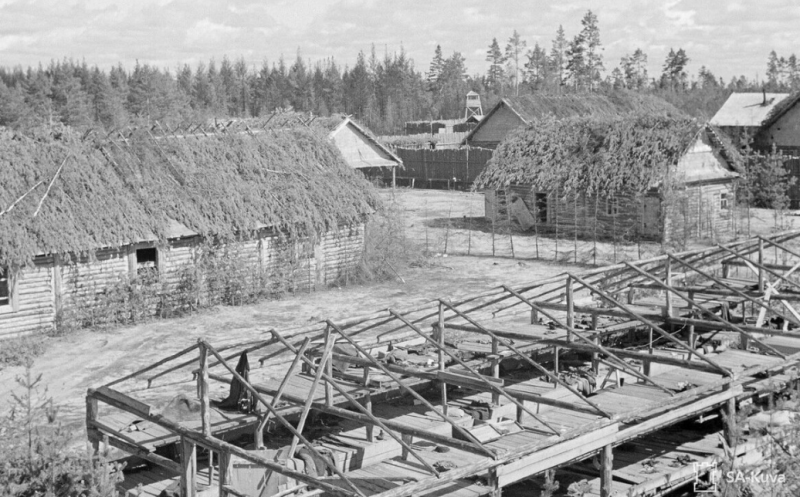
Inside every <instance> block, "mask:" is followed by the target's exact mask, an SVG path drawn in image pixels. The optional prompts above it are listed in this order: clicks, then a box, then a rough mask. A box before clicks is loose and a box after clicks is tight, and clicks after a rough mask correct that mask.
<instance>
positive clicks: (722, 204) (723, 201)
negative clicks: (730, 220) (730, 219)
mask: <svg viewBox="0 0 800 497" xmlns="http://www.w3.org/2000/svg"><path fill="white" fill-rule="evenodd" d="M719 208H720V209H727V208H728V194H727V193H720V195H719Z"/></svg>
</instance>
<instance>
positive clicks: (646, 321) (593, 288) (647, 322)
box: [572, 266, 733, 376]
mask: <svg viewBox="0 0 800 497" xmlns="http://www.w3.org/2000/svg"><path fill="white" fill-rule="evenodd" d="M629 267H630V266H629ZM636 270H637V271H641V270H640V269H639V268H636ZM642 273H643V274H647V273H645V272H644V271H642ZM572 277H573V278H575V280H576V281H579V282H582V283H583V284H584V286H586V287H587V288H588V289H589V290H591V291H593V292H594V293H596V294H597V295H599V296H601V297H603V298H604V299H606V300H608V301H609V302H610V303H611V304H612V305H615V306H617V307H619V308H620V309H622V310H624V311H626V312H627V313H628V314H630V315H631V317H633V318H635V319H637V320H639V321H641V322H642V323H644V324H645V325H647V326H649V327H650V328H651V329H652V330H653V331H655V332H656V333H658V334H659V335H661V336H662V337H664V338H666V339H667V340H669V341H670V342H672V343H674V344H676V345H678V346H679V347H680V348H682V349H684V350H686V351H687V352H691V353H694V350H693V349H692V348H691V347H689V346H688V345H686V344H685V343H683V342H681V341H680V340H678V339H677V338H675V337H673V336H672V335H670V334H669V333H667V332H666V331H664V330H663V329H661V327H660V326H658V325H657V324H656V323H654V322H653V321H650V320H649V319H647V318H645V317H643V316H641V315H639V314H637V313H636V312H635V311H633V310H631V309H630V308H629V307H628V306H627V305H625V304H623V303H622V302H619V301H618V300H617V299H615V298H614V297H612V296H611V295H609V294H608V293H606V292H604V291H603V290H601V289H599V288H597V287H596V286H594V285H592V284H591V283H587V282H585V280H583V278H581V277H579V276H575V275H572ZM657 281H658V280H657ZM698 357H699V358H700V360H701V361H704V362H706V363H708V364H710V365H711V366H713V367H715V368H716V369H717V370H718V371H720V372H721V373H723V374H726V375H729V376H730V375H732V374H733V373H732V372H731V371H730V370H729V369H727V368H725V367H722V366H721V365H720V364H717V363H716V362H715V361H712V360H711V359H709V358H708V357H706V356H704V355H701V356H698Z"/></svg>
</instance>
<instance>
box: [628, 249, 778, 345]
mask: <svg viewBox="0 0 800 497" xmlns="http://www.w3.org/2000/svg"><path fill="white" fill-rule="evenodd" d="M667 255H668V256H669V257H670V258H671V259H672V260H674V261H675V262H677V263H678V264H681V265H683V266H685V267H687V268H689V269H691V270H692V271H694V272H696V273H697V274H699V275H700V276H703V277H704V278H707V279H709V280H711V281H713V282H714V283H716V284H718V285H720V286H723V287H726V288H728V289H729V290H731V291H733V292H734V293H736V294H737V295H739V296H740V297H742V298H744V299H746V300H749V301H750V302H754V303H756V304H758V305H760V306H762V307H765V308H767V309H771V308H770V307H769V305H768V304H765V303H764V302H761V301H760V300H757V299H754V298H752V297H750V296H748V295H746V294H744V293H743V292H741V291H739V290H737V289H735V288H733V287H731V286H730V285H726V284H725V282H723V281H721V280H720V279H719V278H715V277H714V276H711V275H710V274H708V273H707V272H705V271H703V270H702V269H699V268H697V267H695V266H693V265H692V264H689V263H688V262H684V261H682V260H681V259H680V258H678V257H675V256H673V255H670V254H667ZM644 274H647V273H644ZM653 281H654V282H659V283H660V281H659V280H658V279H657V278H653ZM667 288H669V287H667ZM669 291H671V292H673V293H675V294H677V295H679V296H680V298H682V299H684V300H686V301H687V302H689V303H690V304H691V305H694V306H696V307H697V308H698V309H700V310H702V311H703V312H705V313H706V314H707V315H708V316H709V317H711V318H712V319H713V320H714V321H721V322H723V323H727V322H728V321H726V320H724V319H723V318H721V317H719V316H717V315H716V314H714V313H713V312H711V311H710V310H708V309H707V308H705V307H703V306H701V305H700V304H698V303H697V302H694V301H693V300H692V299H690V298H689V297H688V296H685V295H683V294H681V293H680V292H676V291H674V290H672V289H671V288H669ZM772 312H775V314H778V315H779V316H780V315H781V313H779V312H776V311H774V310H773V311H772ZM791 320H792V321H794V318H792V319H791ZM734 326H735V328H734V330H735V331H737V332H739V333H740V334H742V335H743V336H746V337H747V338H749V339H750V340H753V341H754V342H756V343H758V344H759V345H761V346H762V347H764V348H765V349H767V350H769V351H770V352H772V353H774V354H775V355H777V356H778V357H783V358H785V357H786V354H784V353H782V352H780V351H778V350H776V349H775V347H772V346H770V345H768V344H765V343H763V342H761V341H760V340H758V339H756V338H755V337H753V336H752V335H750V334H749V333H747V332H746V331H745V330H743V329H742V328H741V327H739V326H736V325H734ZM700 357H705V356H700Z"/></svg>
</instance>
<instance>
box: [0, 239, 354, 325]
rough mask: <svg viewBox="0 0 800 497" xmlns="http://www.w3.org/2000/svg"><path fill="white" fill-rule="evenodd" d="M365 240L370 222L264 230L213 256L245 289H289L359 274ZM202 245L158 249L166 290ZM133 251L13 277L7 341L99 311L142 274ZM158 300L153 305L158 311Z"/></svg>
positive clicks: (41, 260) (50, 264)
mask: <svg viewBox="0 0 800 497" xmlns="http://www.w3.org/2000/svg"><path fill="white" fill-rule="evenodd" d="M364 237H365V229H364V224H360V225H357V226H353V227H344V228H340V229H339V230H337V231H331V232H328V233H325V234H324V235H322V236H320V237H319V238H318V239H317V240H310V239H309V240H300V241H297V240H294V241H292V240H286V239H281V238H280V237H278V236H277V235H276V234H274V233H273V232H269V231H265V232H264V234H263V236H262V238H259V239H255V240H247V241H243V242H238V243H235V244H230V245H228V246H216V247H214V250H215V254H214V255H213V257H218V258H219V257H223V256H224V257H232V258H235V259H236V261H235V267H237V268H238V271H237V273H236V275H234V276H235V279H236V282H237V284H239V285H242V286H244V287H246V286H248V285H262V284H265V282H266V284H271V283H275V284H277V283H280V284H284V283H285V281H288V282H290V284H289V288H288V290H289V291H310V290H314V289H318V288H323V287H325V286H327V285H330V284H332V283H334V282H336V281H337V280H340V279H341V278H342V277H343V276H344V275H346V274H348V272H350V271H352V270H353V269H354V268H355V267H356V266H357V265H358V264H359V262H360V260H361V257H362V255H363V250H364ZM203 248H204V245H202V239H201V238H200V237H190V238H184V239H179V240H172V241H170V244H169V246H168V247H166V248H163V247H159V248H158V257H159V283H158V284H159V285H160V286H159V287H158V288H159V290H158V291H159V293H161V292H162V291H163V292H166V293H169V292H173V291H175V290H176V289H178V288H179V287H180V286H181V285H182V284H185V278H186V277H187V274H188V273H194V272H195V271H196V270H197V268H198V267H200V266H198V265H197V264H196V263H195V262H196V261H198V260H200V257H202V256H203V255H204V254H203V253H202V251H203ZM133 253H134V251H133V250H132V249H128V248H127V247H126V248H119V249H103V250H100V251H98V252H97V253H96V254H95V257H94V258H93V259H90V258H88V257H74V258H72V259H69V260H63V261H61V260H60V261H59V264H57V265H56V264H55V259H54V257H52V256H46V257H45V256H43V257H37V258H36V259H35V260H34V261H33V262H34V264H33V266H32V267H29V268H25V269H24V270H22V271H20V272H18V273H17V274H15V275H13V278H14V280H13V281H14V284H13V287H12V299H13V300H14V303H15V305H14V306H4V307H5V308H3V309H2V310H0V340H2V339H6V338H14V337H20V336H25V335H33V334H36V333H40V332H50V331H53V330H54V328H55V325H56V319H57V316H58V315H59V313H60V312H65V311H66V312H69V311H70V310H75V309H78V308H80V310H81V312H83V313H87V312H88V313H91V312H92V309H93V308H99V307H100V306H102V305H103V302H104V301H103V297H104V295H105V294H106V293H107V292H108V291H110V290H111V289H114V288H119V285H120V283H123V282H126V281H128V278H132V277H134V276H135V271H136V268H135V264H131V262H133V260H132V259H131V258H132V257H135V256H133V255H132V254H133ZM205 255H206V256H208V255H209V254H205ZM194 277H195V278H199V279H200V281H201V282H204V283H206V281H205V277H204V275H202V274H196V273H195V274H194ZM278 279H283V280H285V281H281V282H278V281H277V280H278ZM59 283H60V284H59ZM199 288H200V289H201V290H200V291H199V293H198V295H197V296H196V300H197V302H198V303H199V305H203V304H204V303H207V302H209V299H210V295H208V288H206V287H205V285H202V284H201V285H199ZM167 297H169V295H166V296H164V298H167ZM57 302H58V303H60V309H58V308H57ZM157 304H158V303H157V302H154V303H153V305H152V311H153V312H154V313H155V312H157V311H158V308H157ZM148 308H149V307H148Z"/></svg>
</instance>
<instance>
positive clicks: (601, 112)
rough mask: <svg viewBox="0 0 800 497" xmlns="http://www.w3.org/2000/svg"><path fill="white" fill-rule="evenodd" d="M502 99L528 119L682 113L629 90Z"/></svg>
mask: <svg viewBox="0 0 800 497" xmlns="http://www.w3.org/2000/svg"><path fill="white" fill-rule="evenodd" d="M503 100H505V101H506V102H507V103H508V104H509V105H510V106H511V108H512V109H514V110H515V111H516V112H517V113H518V114H519V115H520V117H522V119H523V120H525V121H526V122H528V123H530V122H532V121H534V120H536V119H539V118H541V117H544V116H546V115H551V116H554V117H556V118H558V119H563V118H567V117H575V116H588V115H592V116H597V117H599V116H618V115H621V114H629V113H633V112H638V113H648V114H665V115H670V116H680V115H682V114H683V113H682V112H681V111H680V110H678V108H676V107H675V106H673V105H672V104H670V103H669V102H667V101H666V100H664V99H661V98H659V97H656V96H653V95H648V94H645V93H640V92H635V91H629V90H615V91H609V92H605V93H567V94H564V95H545V94H532V95H523V96H519V97H506V98H504V99H503Z"/></svg>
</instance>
